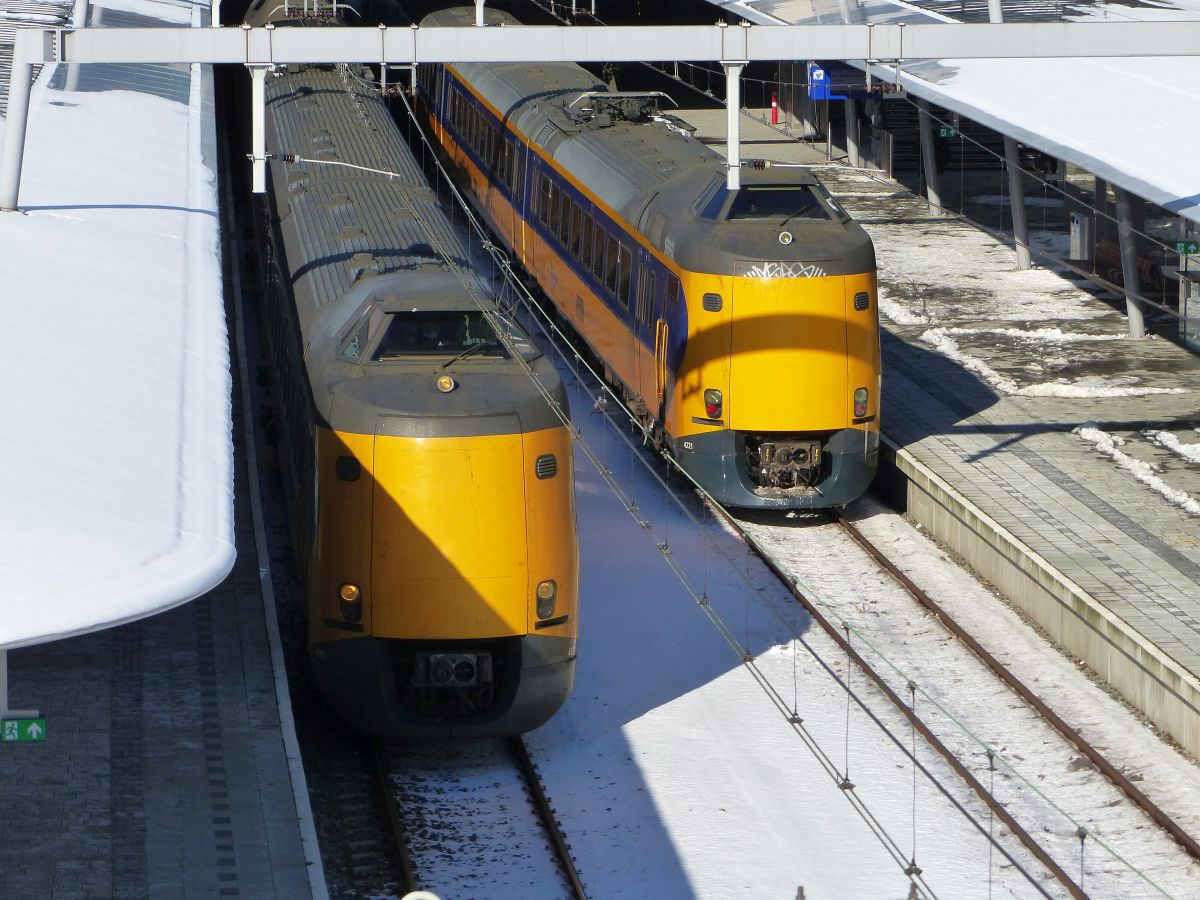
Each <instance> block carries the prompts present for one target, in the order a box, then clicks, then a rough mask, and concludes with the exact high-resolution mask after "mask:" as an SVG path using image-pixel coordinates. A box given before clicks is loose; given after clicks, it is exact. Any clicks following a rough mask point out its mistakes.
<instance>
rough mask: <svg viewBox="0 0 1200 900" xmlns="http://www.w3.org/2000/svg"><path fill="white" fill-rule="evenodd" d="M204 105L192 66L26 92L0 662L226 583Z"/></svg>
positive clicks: (10, 328)
mask: <svg viewBox="0 0 1200 900" xmlns="http://www.w3.org/2000/svg"><path fill="white" fill-rule="evenodd" d="M92 16H93V21H94V20H95V19H96V18H97V17H101V18H102V19H103V21H104V22H105V23H106V24H108V25H113V26H121V25H129V24H134V25H145V24H149V23H157V24H161V25H166V24H179V25H184V24H190V23H191V22H192V17H193V9H192V8H191V7H189V6H185V5H182V4H180V5H176V6H174V7H172V5H169V4H165V3H156V4H154V5H153V7H151V6H149V5H148V4H145V3H142V2H139V0H128V2H125V0H111V5H106V6H104V7H95V6H94V7H93V9H92ZM152 16H153V17H152ZM163 17H167V21H166V22H164V21H162V19H163ZM113 30H116V28H114V29H113ZM178 30H183V29H178ZM72 68H74V67H72ZM211 88H212V84H211V71H210V70H206V69H204V68H202V67H201V66H121V67H111V66H103V67H102V66H91V67H87V66H85V67H82V70H81V71H76V72H74V73H72V72H71V71H70V70H69V68H68V67H66V66H53V65H51V66H47V67H45V68H43V69H42V72H41V74H40V76H39V79H38V81H37V84H36V85H35V87H34V90H33V95H32V102H31V104H30V116H29V131H28V138H27V140H28V152H27V154H26V158H25V167H24V173H23V194H22V211H21V212H4V213H0V379H2V380H3V383H4V385H5V387H4V392H3V396H4V401H3V403H0V410H3V415H4V421H5V425H4V429H3V431H4V440H3V441H2V442H0V536H2V540H0V647H16V646H22V645H26V644H34V643H39V642H42V641H47V640H51V639H54V638H61V637H68V636H71V635H76V634H82V633H85V632H89V631H94V630H97V629H101V628H106V627H110V626H112V625H117V624H120V623H123V622H128V621H132V620H134V619H138V618H142V617H144V616H148V615H151V614H153V613H156V612H160V611H162V610H165V609H168V608H170V607H172V606H175V605H177V604H179V603H182V602H185V601H187V600H189V599H191V598H194V597H196V596H198V595H200V594H202V593H204V592H206V591H208V590H209V589H210V588H212V587H213V586H215V585H216V584H218V583H220V581H221V580H222V579H223V578H225V576H226V575H227V574H228V572H229V571H230V568H231V567H232V565H233V559H234V542H233V440H232V430H231V414H230V388H231V378H230V364H229V363H230V356H229V341H228V337H227V334H226V327H225V312H224V298H223V292H222V282H221V268H220V256H219V231H218V222H217V201H216V197H217V195H216V162H215V134H214V113H213V107H212V93H211ZM4 124H5V123H4V122H3V121H0V130H3V128H4Z"/></svg>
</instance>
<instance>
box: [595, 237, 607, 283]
mask: <svg viewBox="0 0 1200 900" xmlns="http://www.w3.org/2000/svg"><path fill="white" fill-rule="evenodd" d="M605 238H606V235H605V233H604V229H603V228H602V227H601V226H600V225H596V247H595V254H594V255H593V256H592V274H593V275H595V276H596V277H597V278H603V277H604V248H605V247H606V246H607V243H606V241H605Z"/></svg>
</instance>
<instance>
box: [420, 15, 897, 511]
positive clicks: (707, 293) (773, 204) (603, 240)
mask: <svg viewBox="0 0 1200 900" xmlns="http://www.w3.org/2000/svg"><path fill="white" fill-rule="evenodd" d="M474 16H475V11H474V8H472V7H463V8H455V9H449V10H443V11H441V12H436V13H433V14H431V15H428V16H426V17H425V18H424V19H422V21H421V27H438V26H464V25H470V24H472V23H473V22H474ZM487 24H488V25H491V26H504V27H507V28H518V27H519V26H520V23H519V22H518V21H517V20H516V19H514V18H513V17H512V16H510V15H508V14H506V13H503V12H498V11H495V10H490V9H489V10H488V11H487ZM510 39H511V38H510ZM417 93H418V98H419V104H420V107H421V109H422V110H423V112H424V115H425V117H426V122H427V125H428V127H429V129H430V131H431V132H432V134H433V136H434V138H435V140H436V142H437V143H438V144H439V146H440V147H441V150H442V152H443V153H444V154H445V156H446V158H447V160H448V161H449V164H450V167H451V169H452V171H453V173H454V174H455V177H456V178H457V179H458V180H459V181H460V183H461V184H462V185H463V186H465V188H466V189H467V191H468V193H469V195H470V197H471V198H472V202H473V203H474V204H475V205H476V207H477V208H478V209H479V210H480V212H481V213H482V215H483V216H484V217H485V219H486V220H487V222H488V224H489V226H490V227H491V229H492V230H493V231H494V232H495V234H496V235H497V236H498V237H499V239H500V240H501V241H502V242H503V243H504V244H505V246H506V247H507V248H508V249H509V250H510V251H511V252H512V254H513V256H514V257H515V258H516V259H517V260H518V261H519V262H520V263H521V264H522V265H523V267H524V268H525V270H526V271H528V272H529V273H530V274H531V275H532V277H533V278H534V279H535V280H536V281H537V283H538V285H539V286H540V287H541V289H542V290H543V291H544V292H545V293H546V295H547V296H549V298H550V299H551V300H552V301H553V303H554V305H555V307H556V309H557V311H558V313H559V314H560V315H561V316H562V317H564V318H565V319H566V320H568V321H569V322H570V324H571V325H572V326H573V328H574V329H575V331H577V332H578V334H579V335H580V336H581V337H582V338H583V340H584V341H586V343H587V344H588V345H589V347H590V348H591V349H592V351H593V352H594V353H595V355H596V356H597V357H598V358H599V359H600V360H601V361H602V362H603V364H604V367H605V374H606V376H607V377H608V378H609V379H610V381H611V383H612V384H613V385H614V386H615V387H616V388H617V389H618V390H619V391H620V392H621V393H622V396H623V397H624V399H625V401H626V403H627V404H628V406H629V408H630V409H631V410H632V411H633V412H634V413H635V414H636V415H638V416H639V417H640V418H641V419H642V421H643V422H644V424H645V425H646V427H647V428H648V430H649V431H650V433H651V434H653V435H654V436H655V439H656V440H658V441H661V442H662V443H663V444H664V445H665V446H666V447H667V448H668V449H669V450H670V452H671V453H672V454H673V455H674V457H675V458H676V459H677V460H678V462H679V463H680V465H681V466H682V467H683V468H684V469H685V470H686V471H687V472H689V473H690V474H691V475H692V477H694V478H695V479H696V481H697V482H698V483H699V484H700V485H701V486H702V487H703V488H704V489H705V490H706V491H708V492H709V493H710V494H711V495H712V496H713V497H714V498H715V499H716V500H717V501H718V502H720V503H722V504H725V505H729V506H734V507H768V508H781V509H798V508H809V507H821V506H837V505H842V504H845V503H848V502H849V501H851V500H853V499H854V498H856V497H857V496H859V495H860V494H861V493H862V492H863V491H864V490H865V489H866V488H867V486H868V484H869V483H870V481H871V479H872V477H873V476H874V472H875V468H876V463H877V460H878V453H879V400H880V396H879V395H880V351H879V318H878V310H877V306H876V272H875V252H874V247H873V246H872V244H871V240H870V238H869V237H868V236H867V234H866V232H864V231H863V229H862V228H861V227H860V226H859V225H857V224H856V223H854V222H853V221H851V219H850V217H849V216H848V215H847V214H846V213H845V211H844V210H843V209H842V208H841V207H840V206H839V205H838V203H837V202H836V201H835V200H834V199H833V198H832V197H831V196H830V195H829V193H828V192H827V191H826V190H825V188H824V187H823V186H822V185H821V183H820V182H819V181H818V180H817V179H816V178H815V177H814V176H812V175H811V174H808V173H807V172H804V171H803V170H799V169H795V168H779V167H771V168H768V167H763V168H761V169H756V168H747V169H745V170H744V171H743V172H742V173H741V187H740V189H739V190H736V191H730V190H728V189H727V187H726V166H725V162H724V160H723V159H722V158H721V157H719V156H718V155H717V154H716V153H715V152H713V151H712V150H711V149H709V148H708V147H707V146H705V145H704V144H703V143H701V142H700V141H698V140H696V139H695V138H694V137H693V132H694V129H692V128H691V127H690V126H689V125H688V124H687V123H686V122H683V121H681V120H680V119H678V118H677V117H675V116H672V115H670V114H669V113H665V112H664V111H663V110H662V104H661V102H660V101H661V99H662V95H660V94H651V93H619V92H615V91H611V90H609V88H608V87H607V86H606V85H604V84H603V83H601V82H599V81H598V80H597V79H596V78H594V77H593V76H592V75H590V74H589V73H588V72H587V71H586V70H585V69H583V68H581V67H580V66H577V65H575V64H573V63H543V64H455V65H436V64H424V65H421V66H419V67H418V76H417Z"/></svg>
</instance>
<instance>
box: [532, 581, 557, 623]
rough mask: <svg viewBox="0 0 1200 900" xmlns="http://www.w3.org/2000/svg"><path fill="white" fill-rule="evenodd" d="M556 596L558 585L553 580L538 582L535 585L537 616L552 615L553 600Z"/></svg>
mask: <svg viewBox="0 0 1200 900" xmlns="http://www.w3.org/2000/svg"><path fill="white" fill-rule="evenodd" d="M557 597H558V585H557V584H555V583H554V581H553V580H550V581H543V582H540V583H539V584H538V586H537V616H538V618H539V619H548V618H550V617H551V616H552V615H554V601H555V599H556V598H557Z"/></svg>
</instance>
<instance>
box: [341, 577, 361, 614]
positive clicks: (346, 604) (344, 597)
mask: <svg viewBox="0 0 1200 900" xmlns="http://www.w3.org/2000/svg"><path fill="white" fill-rule="evenodd" d="M338 598H339V599H340V600H341V601H342V602H341V607H342V618H343V619H345V620H346V621H347V622H360V621H362V591H361V590H360V589H359V587H358V585H357V584H343V585H342V586H341V587H340V588H338Z"/></svg>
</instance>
